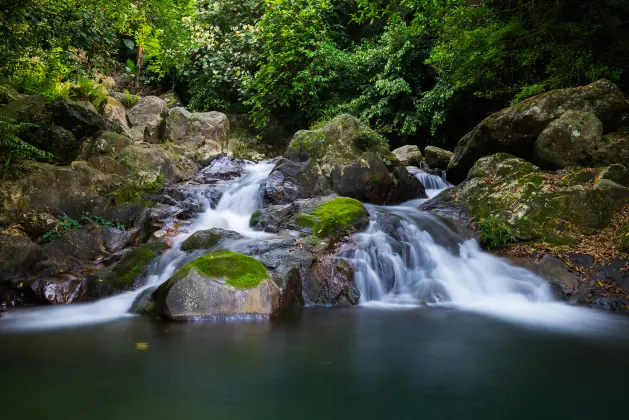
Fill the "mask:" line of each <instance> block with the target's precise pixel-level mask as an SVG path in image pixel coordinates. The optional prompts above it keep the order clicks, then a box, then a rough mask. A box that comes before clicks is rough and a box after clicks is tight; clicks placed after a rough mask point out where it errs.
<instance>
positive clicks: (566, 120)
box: [535, 111, 603, 169]
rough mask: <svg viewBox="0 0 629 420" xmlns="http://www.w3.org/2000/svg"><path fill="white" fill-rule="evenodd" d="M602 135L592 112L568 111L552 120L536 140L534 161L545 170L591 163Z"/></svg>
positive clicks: (597, 120) (601, 130)
mask: <svg viewBox="0 0 629 420" xmlns="http://www.w3.org/2000/svg"><path fill="white" fill-rule="evenodd" d="M602 137H603V123H602V122H601V121H600V120H599V119H598V118H596V115H594V114H592V113H591V112H584V111H568V112H566V113H564V114H563V115H562V116H561V117H559V118H557V119H556V120H555V121H553V122H551V123H550V124H549V125H548V127H546V129H545V130H544V131H542V134H540V135H539V137H538V138H537V141H536V142H535V159H536V162H537V163H538V164H539V165H540V166H542V167H545V168H548V169H562V168H565V167H567V166H591V165H592V163H593V162H592V153H593V151H594V150H595V148H596V147H597V146H598V145H599V143H600V142H601V139H602Z"/></svg>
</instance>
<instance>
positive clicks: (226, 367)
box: [0, 308, 629, 420]
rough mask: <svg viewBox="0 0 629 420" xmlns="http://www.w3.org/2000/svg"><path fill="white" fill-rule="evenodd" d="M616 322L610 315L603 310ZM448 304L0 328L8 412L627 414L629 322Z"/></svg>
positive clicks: (132, 415)
mask: <svg viewBox="0 0 629 420" xmlns="http://www.w3.org/2000/svg"><path fill="white" fill-rule="evenodd" d="M610 319H613V318H610ZM618 322H619V323H620V324H619V325H621V327H622V328H621V329H618V328H616V329H614V332H613V333H610V332H609V331H604V330H603V331H599V332H589V333H588V334H587V335H583V334H575V333H560V332H556V331H555V332H553V331H551V330H544V329H536V328H533V327H525V326H519V325H517V324H512V323H505V322H502V321H500V320H498V319H493V318H491V317H487V316H482V315H475V314H470V313H466V312H460V311H456V310H453V309H444V308H422V309H412V310H382V309H370V308H358V309H356V308H355V309H329V308H312V309H306V310H304V311H303V312H302V313H301V314H299V315H296V316H294V317H291V318H290V319H286V320H283V321H281V322H272V323H268V322H236V323H234V322H232V323H197V324H168V323H162V322H160V321H156V320H151V319H148V318H130V319H123V320H120V321H118V322H115V323H111V324H106V325H98V326H89V327H83V328H75V329H65V330H57V331H48V332H30V333H19V334H15V333H6V332H5V333H0V349H1V352H0V353H1V357H0V383H1V385H0V388H1V389H2V391H1V392H0V407H1V408H0V410H1V412H2V418H4V419H64V420H66V419H67V420H70V419H81V420H85V419H92V420H98V419H108V420H109V419H118V420H119V419H152V420H156V419H192V418H199V419H291V420H295V419H299V420H302V419H353V418H361V419H429V420H430V419H455V418H456V419H478V420H481V419H482V420H488V419H527V420H528V419H533V418H536V419H540V418H541V419H545V418H549V419H550V418H552V419H563V418H566V419H567V418H570V419H603V418H627V417H626V416H627V411H628V408H627V399H626V398H627V396H628V395H629V377H628V376H627V375H628V374H629V330H628V329H626V328H624V326H625V325H627V319H626V318H622V319H621V318H618Z"/></svg>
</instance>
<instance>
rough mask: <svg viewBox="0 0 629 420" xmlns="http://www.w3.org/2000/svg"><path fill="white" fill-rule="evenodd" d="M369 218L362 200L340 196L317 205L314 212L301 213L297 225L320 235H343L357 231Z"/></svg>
mask: <svg viewBox="0 0 629 420" xmlns="http://www.w3.org/2000/svg"><path fill="white" fill-rule="evenodd" d="M368 219H369V213H368V212H367V210H366V209H365V206H363V205H362V203H361V202H360V201H358V200H355V199H353V198H345V197H339V198H335V199H333V200H330V201H328V202H326V203H323V204H320V205H318V206H316V207H315V208H314V211H313V212H312V214H306V213H299V214H298V215H297V225H298V226H299V227H302V228H309V229H311V230H312V233H313V234H315V235H316V236H319V237H327V236H332V235H334V236H341V235H347V234H349V233H352V232H355V231H356V230H357V226H358V225H360V224H361V223H363V222H365V221H366V220H368Z"/></svg>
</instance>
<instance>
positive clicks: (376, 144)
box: [355, 129, 389, 153]
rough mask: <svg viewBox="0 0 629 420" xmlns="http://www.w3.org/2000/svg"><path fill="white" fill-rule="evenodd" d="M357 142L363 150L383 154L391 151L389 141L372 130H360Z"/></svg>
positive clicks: (357, 133)
mask: <svg viewBox="0 0 629 420" xmlns="http://www.w3.org/2000/svg"><path fill="white" fill-rule="evenodd" d="M355 142H356V146H357V147H358V148H359V149H361V150H376V151H379V152H383V153H385V152H388V151H389V142H388V141H387V139H386V138H384V137H383V136H381V135H380V134H378V133H376V132H375V131H373V130H370V129H363V130H358V131H357V132H356V140H355Z"/></svg>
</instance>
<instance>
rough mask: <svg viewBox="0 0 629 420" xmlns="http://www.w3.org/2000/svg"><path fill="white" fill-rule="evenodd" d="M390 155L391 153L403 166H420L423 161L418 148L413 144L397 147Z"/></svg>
mask: <svg viewBox="0 0 629 420" xmlns="http://www.w3.org/2000/svg"><path fill="white" fill-rule="evenodd" d="M391 153H393V154H394V155H395V157H396V158H397V159H398V160H399V161H400V162H402V164H403V165H404V166H421V164H422V161H423V160H424V157H423V156H422V152H421V151H420V150H419V147H417V146H415V145H414V144H408V145H406V146H402V147H398V148H397V149H394V150H393V151H392V152H391Z"/></svg>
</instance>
